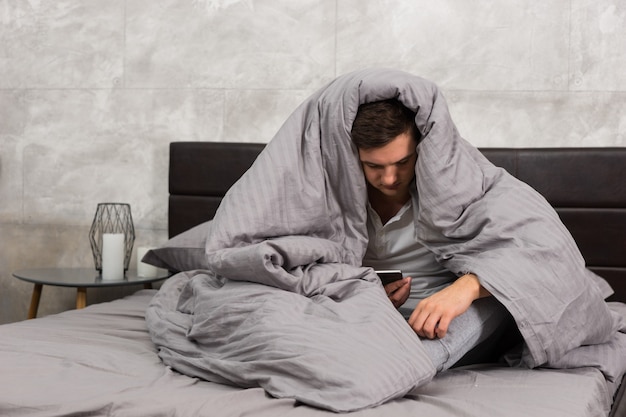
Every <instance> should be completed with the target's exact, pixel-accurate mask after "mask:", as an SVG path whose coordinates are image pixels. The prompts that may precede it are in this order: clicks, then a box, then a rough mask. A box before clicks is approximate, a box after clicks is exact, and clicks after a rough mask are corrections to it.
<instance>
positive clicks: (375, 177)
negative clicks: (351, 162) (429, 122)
mask: <svg viewBox="0 0 626 417" xmlns="http://www.w3.org/2000/svg"><path fill="white" fill-rule="evenodd" d="M416 146H417V144H416V143H415V140H414V139H413V137H412V136H411V135H410V134H409V133H403V134H401V135H398V136H397V137H396V138H395V139H393V140H392V141H391V142H389V143H387V144H386V145H385V146H383V147H380V148H373V149H359V158H360V160H361V164H362V166H363V173H364V174H365V179H366V180H367V182H368V183H369V184H370V185H371V186H372V187H374V188H375V189H376V190H378V191H380V192H381V193H382V194H384V195H385V196H387V197H392V198H394V197H398V198H405V197H406V196H407V194H408V192H409V186H410V185H411V181H413V177H414V176H415V161H416V160H417V153H416V150H415V148H416Z"/></svg>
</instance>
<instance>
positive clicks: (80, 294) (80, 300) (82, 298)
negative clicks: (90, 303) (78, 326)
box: [76, 287, 87, 310]
mask: <svg viewBox="0 0 626 417" xmlns="http://www.w3.org/2000/svg"><path fill="white" fill-rule="evenodd" d="M86 305H87V288H85V287H78V288H76V309H77V310H78V309H81V308H85V306H86Z"/></svg>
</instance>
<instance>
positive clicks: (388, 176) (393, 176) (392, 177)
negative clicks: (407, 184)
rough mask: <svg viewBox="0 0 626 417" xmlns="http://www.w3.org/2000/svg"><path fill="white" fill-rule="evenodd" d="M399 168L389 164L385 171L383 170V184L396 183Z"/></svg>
mask: <svg viewBox="0 0 626 417" xmlns="http://www.w3.org/2000/svg"><path fill="white" fill-rule="evenodd" d="M397 171H398V170H397V169H396V167H394V166H389V167H386V168H385V172H383V184H385V185H393V184H395V182H396V180H397V178H398V172H397Z"/></svg>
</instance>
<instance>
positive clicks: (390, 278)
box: [376, 269, 402, 285]
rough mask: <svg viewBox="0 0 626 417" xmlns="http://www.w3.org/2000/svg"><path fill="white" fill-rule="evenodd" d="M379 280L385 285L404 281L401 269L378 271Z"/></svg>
mask: <svg viewBox="0 0 626 417" xmlns="http://www.w3.org/2000/svg"><path fill="white" fill-rule="evenodd" d="M376 274H377V275H378V278H380V280H381V282H382V283H383V285H387V284H390V283H392V282H394V281H397V280H399V279H402V271H400V270H399V269H390V270H385V271H376Z"/></svg>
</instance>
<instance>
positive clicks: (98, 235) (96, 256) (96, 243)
mask: <svg viewBox="0 0 626 417" xmlns="http://www.w3.org/2000/svg"><path fill="white" fill-rule="evenodd" d="M105 233H124V271H128V265H129V264H130V255H131V254H132V252H133V243H134V242H135V227H134V226H133V216H132V214H131V212H130V204H126V203H99V204H98V207H97V208H96V215H95V216H94V218H93V223H92V224H91V229H90V230H89V241H90V242H91V252H92V253H93V261H94V263H95V265H96V269H97V270H98V271H100V272H102V235H103V234H105Z"/></svg>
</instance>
